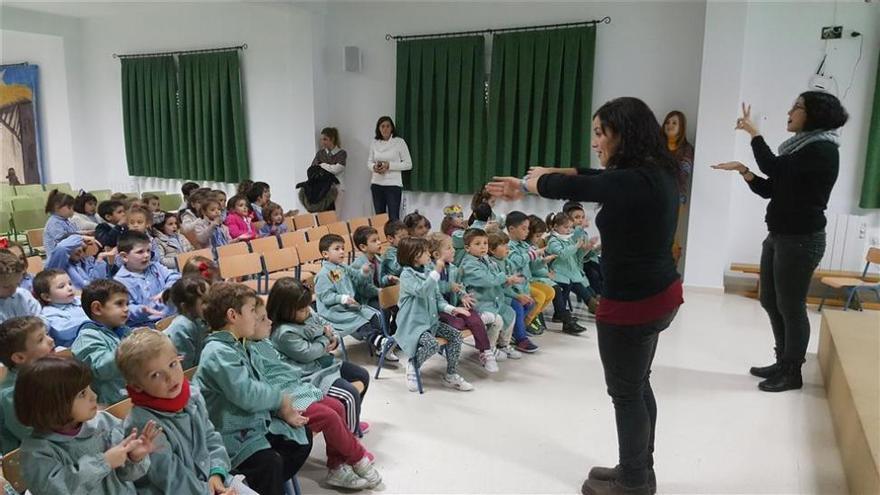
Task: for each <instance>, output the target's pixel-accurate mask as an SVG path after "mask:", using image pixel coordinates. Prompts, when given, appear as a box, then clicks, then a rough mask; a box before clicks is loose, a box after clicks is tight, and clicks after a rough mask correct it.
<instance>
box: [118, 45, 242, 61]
mask: <svg viewBox="0 0 880 495" xmlns="http://www.w3.org/2000/svg"><path fill="white" fill-rule="evenodd" d="M247 47H248V46H247V43H244V44H241V45H237V46H225V47H222V48H206V49H203V50H179V51H174V52H155V53H128V54H124V55H119V54H116V53H114V54H113V58H118V59H123V58H143V57H158V56H161V55H188V54H190V53H215V52H228V51H232V50H247Z"/></svg>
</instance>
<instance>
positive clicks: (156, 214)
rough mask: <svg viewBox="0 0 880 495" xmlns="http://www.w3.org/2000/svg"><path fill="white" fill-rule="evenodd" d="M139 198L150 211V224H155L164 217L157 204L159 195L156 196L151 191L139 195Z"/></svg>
mask: <svg viewBox="0 0 880 495" xmlns="http://www.w3.org/2000/svg"><path fill="white" fill-rule="evenodd" d="M141 200H142V201H143V202H144V208H146V209H147V211H149V212H150V218H151V219H152V222H151V223H152V224H157V223H160V222H161V221H162V219H163V218H165V212H163V211H162V208H161V207H160V206H159V196H156V195H155V194H153V193H147V194H144V195H143V196H141Z"/></svg>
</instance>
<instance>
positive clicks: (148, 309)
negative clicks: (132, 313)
mask: <svg viewBox="0 0 880 495" xmlns="http://www.w3.org/2000/svg"><path fill="white" fill-rule="evenodd" d="M143 308H144V313H146V314H148V315H150V316H162V315H163V314H165V313H163V312H161V311H159V310H158V309H153V308H151V307H149V306H143Z"/></svg>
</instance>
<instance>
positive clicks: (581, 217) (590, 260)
mask: <svg viewBox="0 0 880 495" xmlns="http://www.w3.org/2000/svg"><path fill="white" fill-rule="evenodd" d="M562 211H563V212H564V213H565V214H566V215H568V216H570V217H571V221H572V223H574V233H573V234H572V237H573V238H574V239H575V240H580V239H586V238H587V231H586V229H587V227H589V226H590V219H589V218H588V217H587V213H586V212H585V211H584V207H583V206H581V204H580V203H578V202H577V201H568V202H566V203H565V204H564V205H562ZM598 243H599V238H598V237H594V238H592V239H590V244H589V245H588V246H587V247H588V248H590V249H589V250H586V249H584V250H582V253H583V252H584V251H586V252H585V253H583V254H584V275H586V276H587V281H589V283H590V288H591V289H593V291H594V292H596V294H597V295H600V296H601V295H602V285H603V284H604V280H603V278H602V270H601V269H600V268H599V251H600V248H599V247H598Z"/></svg>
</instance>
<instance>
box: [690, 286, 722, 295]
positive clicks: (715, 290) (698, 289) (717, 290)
mask: <svg viewBox="0 0 880 495" xmlns="http://www.w3.org/2000/svg"><path fill="white" fill-rule="evenodd" d="M684 290H685V291H687V292H695V293H698V294H715V295H723V294H724V287H714V286H709V285H689V284H685V285H684Z"/></svg>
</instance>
